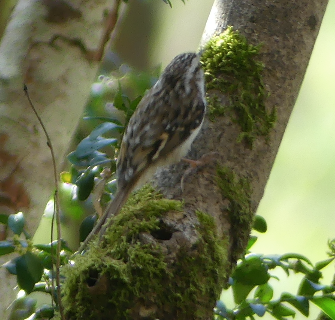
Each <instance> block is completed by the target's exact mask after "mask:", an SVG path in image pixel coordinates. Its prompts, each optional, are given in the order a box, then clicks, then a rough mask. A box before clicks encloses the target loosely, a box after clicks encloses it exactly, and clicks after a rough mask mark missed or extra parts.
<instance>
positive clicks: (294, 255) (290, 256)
mask: <svg viewBox="0 0 335 320" xmlns="http://www.w3.org/2000/svg"><path fill="white" fill-rule="evenodd" d="M288 259H298V260H303V261H305V262H307V263H308V264H309V265H310V266H313V263H312V262H311V260H309V259H308V258H307V257H305V256H303V255H302V254H299V253H285V254H283V255H282V256H281V257H280V260H288Z"/></svg>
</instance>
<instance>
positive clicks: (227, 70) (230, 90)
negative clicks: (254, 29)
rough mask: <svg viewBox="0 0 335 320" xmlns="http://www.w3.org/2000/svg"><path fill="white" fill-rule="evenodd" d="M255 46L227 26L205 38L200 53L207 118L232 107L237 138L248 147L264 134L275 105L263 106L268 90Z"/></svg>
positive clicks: (257, 48) (269, 124)
mask: <svg viewBox="0 0 335 320" xmlns="http://www.w3.org/2000/svg"><path fill="white" fill-rule="evenodd" d="M259 49H260V46H254V45H251V44H248V42H247V39H246V38H245V37H244V36H242V35H241V34H240V33H239V32H238V31H234V30H233V28H232V27H229V28H227V30H226V31H225V32H223V33H222V34H220V35H217V36H214V37H212V38H211V39H210V40H209V42H208V43H207V44H206V45H205V47H204V48H203V54H202V57H201V62H202V65H203V68H204V72H205V79H206V86H207V92H211V98H210V99H209V100H208V110H209V118H210V119H211V120H214V119H215V117H217V116H220V115H222V114H224V113H225V111H227V110H233V112H231V113H229V114H231V115H232V117H233V119H232V120H233V121H234V122H236V123H238V124H239V126H240V128H241V134H240V136H239V141H241V140H244V141H246V142H247V145H248V146H249V147H252V143H253V141H254V140H255V138H256V137H257V136H260V135H261V136H268V134H269V131H270V129H271V128H273V125H274V122H275V120H276V111H275V109H272V111H271V112H270V113H269V112H267V110H266V108H265V99H266V97H267V96H268V94H267V92H266V90H265V88H264V84H263V81H262V71H263V65H262V63H261V62H259V61H257V60H256V59H257V55H258V54H259ZM218 92H220V94H223V95H224V96H225V97H227V98H228V101H227V102H226V103H223V102H220V99H219V95H218V94H217V93H218Z"/></svg>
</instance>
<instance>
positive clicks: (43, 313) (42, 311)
mask: <svg viewBox="0 0 335 320" xmlns="http://www.w3.org/2000/svg"><path fill="white" fill-rule="evenodd" d="M35 314H36V319H51V318H52V317H53V316H54V315H55V308H54V307H52V306H50V305H48V304H44V305H42V306H41V307H40V308H39V309H37V310H36V312H35Z"/></svg>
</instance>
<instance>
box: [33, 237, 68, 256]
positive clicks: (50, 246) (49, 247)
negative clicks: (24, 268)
mask: <svg viewBox="0 0 335 320" xmlns="http://www.w3.org/2000/svg"><path fill="white" fill-rule="evenodd" d="M57 243H58V240H54V241H52V242H51V243H47V244H45V243H43V244H34V247H35V248H36V249H38V250H41V251H45V252H47V253H53V254H54V253H56V250H57ZM60 247H61V250H65V251H68V252H72V250H71V249H70V248H69V247H68V245H67V242H66V241H65V240H63V239H61V246H60Z"/></svg>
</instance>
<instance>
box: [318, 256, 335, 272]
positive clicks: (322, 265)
mask: <svg viewBox="0 0 335 320" xmlns="http://www.w3.org/2000/svg"><path fill="white" fill-rule="evenodd" d="M333 261H334V258H329V259H327V260H323V261H319V262H317V263H316V264H315V269H316V270H321V269H323V268H325V267H327V266H328V265H329V264H330V263H331V262H333Z"/></svg>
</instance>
